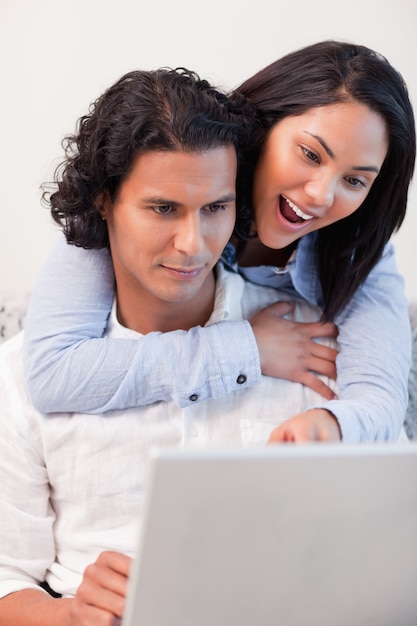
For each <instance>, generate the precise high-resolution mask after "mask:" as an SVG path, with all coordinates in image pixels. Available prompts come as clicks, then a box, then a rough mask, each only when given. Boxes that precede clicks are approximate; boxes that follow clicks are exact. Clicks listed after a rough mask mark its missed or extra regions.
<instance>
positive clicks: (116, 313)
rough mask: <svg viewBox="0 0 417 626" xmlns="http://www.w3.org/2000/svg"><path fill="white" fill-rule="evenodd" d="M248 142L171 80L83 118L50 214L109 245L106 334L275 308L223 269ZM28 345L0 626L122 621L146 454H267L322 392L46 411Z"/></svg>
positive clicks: (18, 378)
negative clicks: (110, 303)
mask: <svg viewBox="0 0 417 626" xmlns="http://www.w3.org/2000/svg"><path fill="white" fill-rule="evenodd" d="M151 122H152V123H151ZM252 133H253V126H252V122H251V115H250V114H249V113H248V112H247V111H246V108H245V104H244V103H241V104H239V103H236V102H235V103H234V104H233V106H232V105H231V103H230V102H229V101H227V100H226V99H225V98H224V96H222V95H221V94H219V93H218V92H216V91H215V90H213V89H211V88H210V87H209V86H208V85H207V83H204V82H202V81H200V80H199V79H198V78H197V77H195V76H194V75H190V74H189V73H187V72H174V71H165V70H164V71H162V70H159V71H157V72H132V73H130V74H128V75H126V76H125V77H123V78H122V79H120V81H118V82H117V83H116V84H115V85H114V86H113V87H112V88H110V89H109V90H108V91H107V92H106V93H105V94H104V95H103V96H102V97H101V98H100V99H99V100H98V101H97V102H96V104H95V106H94V107H93V109H92V110H91V112H90V114H89V115H88V116H85V117H84V118H82V120H81V122H80V128H79V132H78V134H77V136H76V137H75V138H73V139H72V141H71V142H70V145H69V150H68V154H67V160H66V163H65V168H64V170H63V174H62V178H61V180H60V181H59V183H58V190H57V191H56V192H55V193H54V194H53V195H52V196H51V205H52V206H53V212H54V215H55V217H56V218H57V221H60V222H61V221H62V222H63V224H64V230H65V233H66V235H67V238H68V239H69V240H70V241H72V242H74V243H76V244H77V245H79V246H82V247H85V248H88V247H102V246H104V245H106V243H107V242H109V245H110V251H111V256H112V261H113V265H114V270H115V278H116V292H117V297H116V301H115V304H114V307H113V312H112V315H111V319H110V320H109V322H108V327H107V329H106V334H107V336H108V337H121V338H123V337H130V336H134V337H140V336H141V335H145V334H147V333H150V332H152V331H157V332H167V331H171V330H176V329H183V330H188V329H190V328H192V327H194V326H196V325H205V324H211V323H214V322H216V321H218V320H224V319H232V320H233V319H246V318H247V317H249V316H250V315H253V314H254V313H255V312H256V311H257V310H259V309H261V308H262V307H265V306H266V305H269V304H271V303H273V302H275V301H276V300H277V293H276V292H275V291H274V290H272V289H267V288H263V287H260V286H256V285H252V284H250V283H245V281H244V280H243V279H242V278H241V276H239V275H238V274H235V273H233V272H230V271H227V270H226V269H225V268H224V267H223V266H222V265H221V264H220V263H218V259H219V257H220V255H221V253H222V250H223V249H224V247H225V246H226V244H227V242H228V241H229V239H230V237H231V235H232V232H233V229H234V226H235V221H236V219H237V221H238V222H239V220H240V219H241V215H240V213H239V211H238V215H237V217H236V178H237V173H238V165H239V159H240V156H241V154H242V153H243V152H244V150H245V149H246V147H250V137H251V136H252ZM74 145H76V149H75V150H72V149H71V148H73V147H74ZM239 206H243V204H239ZM103 254H107V251H103ZM69 271H70V268H69ZM86 271H89V270H88V266H86ZM63 280H64V281H65V276H63ZM284 306H285V305H284ZM287 310H288V311H289V310H290V306H288V309H287ZM295 316H296V317H298V318H299V319H301V320H305V321H308V320H312V319H316V312H315V311H311V310H310V309H309V308H308V307H307V305H304V304H302V303H300V304H299V305H298V306H297V309H296V312H295ZM21 341H22V337H21V336H17V337H16V338H14V339H12V340H10V341H9V342H7V343H6V344H4V345H3V346H2V349H1V351H0V397H1V398H2V409H3V415H2V420H0V481H1V484H2V486H3V487H2V489H3V493H2V497H1V499H0V520H1V533H0V536H1V539H0V541H1V546H0V554H1V557H0V595H1V597H2V599H1V600H0V626H1V625H3V624H7V625H8V626H10V624H13V626H20V625H24V626H31V625H37V624H42V626H49V625H53V626H58V625H60V624H62V625H65V626H66V625H71V626H86V625H90V624H91V625H92V624H94V625H95V626H96V625H97V624H116V623H119V621H118V620H120V619H121V617H122V615H123V609H124V602H125V595H126V584H127V576H128V573H129V568H130V562H131V561H130V559H131V557H132V555H133V554H134V550H135V540H136V537H137V532H138V528H137V526H138V522H139V520H140V510H141V503H142V498H143V488H144V482H145V479H146V467H147V465H146V461H147V455H148V452H149V449H150V448H151V447H154V446H194V447H202V446H219V445H240V446H249V445H256V444H262V445H263V444H264V443H265V442H266V441H267V440H268V437H269V435H270V433H271V431H272V430H273V429H274V427H276V426H277V425H278V424H280V423H281V422H283V421H285V419H286V418H288V417H290V416H292V415H294V414H295V413H297V411H299V410H300V409H302V408H303V407H305V406H306V405H307V404H308V403H311V401H312V398H313V397H314V393H313V392H312V391H311V390H309V389H307V388H304V387H302V386H301V385H298V384H292V385H291V387H290V389H291V394H289V393H287V390H288V385H290V383H288V382H286V381H283V380H277V379H274V378H269V377H262V380H261V383H260V384H259V385H258V386H257V387H253V388H246V389H245V388H244V384H243V383H244V377H243V376H242V385H241V386H242V391H235V392H233V393H231V394H229V395H228V396H227V397H226V398H223V399H219V400H211V401H207V402H201V403H195V404H194V405H191V406H188V407H186V408H180V407H178V406H176V405H175V404H174V403H173V402H156V403H154V404H151V405H149V406H147V407H142V408H139V409H131V410H126V411H112V412H107V413H106V414H103V415H85V414H60V415H58V414H57V415H54V416H46V415H42V414H40V413H39V412H37V411H36V410H35V409H34V407H33V406H32V405H31V403H30V401H29V399H28V397H27V393H26V390H25V385H24V382H23V373H22V366H21ZM156 375H157V374H156ZM277 407H279V409H278V408H277ZM337 428H338V427H337V424H336V422H335V438H337V436H338V432H337ZM41 586H42V587H43V589H42V588H41ZM48 592H49V593H48ZM52 595H53V596H56V595H61V596H63V597H58V598H57V597H52Z"/></svg>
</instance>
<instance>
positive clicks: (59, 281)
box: [24, 237, 336, 413]
mask: <svg viewBox="0 0 417 626" xmlns="http://www.w3.org/2000/svg"><path fill="white" fill-rule="evenodd" d="M113 297H114V276H113V269H112V263H111V258H110V255H109V253H108V251H107V250H82V249H80V248H76V247H74V246H70V245H67V244H66V242H65V240H64V238H63V237H62V238H60V240H59V241H58V243H57V245H56V247H55V248H54V250H53V251H52V254H51V255H50V257H49V258H48V260H47V262H46V264H45V266H44V268H43V270H42V273H41V275H40V277H39V280H38V282H37V285H36V286H35V289H34V292H33V294H32V297H31V301H30V305H29V310H28V314H27V318H26V321H25V343H24V355H25V358H24V361H25V374H26V380H27V387H28V390H29V394H30V396H31V400H32V402H33V404H34V406H35V407H36V408H37V409H38V410H39V411H41V412H44V413H50V412H62V411H81V412H90V413H101V412H103V411H109V410H112V409H125V408H131V407H135V406H141V405H146V404H150V403H152V402H157V401H163V400H173V401H174V402H176V404H178V405H179V406H182V407H184V406H187V405H189V404H191V403H192V402H195V401H202V400H207V399H209V398H218V397H223V396H225V395H227V394H228V393H230V392H231V391H234V390H237V389H242V388H245V387H251V386H254V385H256V384H258V382H259V380H260V376H261V362H262V369H263V371H264V373H267V374H268V375H270V376H275V377H280V378H286V379H290V380H298V381H300V382H304V383H305V384H307V385H308V386H310V387H312V388H313V389H315V390H316V391H318V392H319V393H321V394H324V397H327V398H330V397H332V395H333V394H332V391H331V390H330V389H329V388H328V387H327V386H326V385H324V383H322V382H321V381H320V379H319V378H318V377H317V376H313V375H312V374H311V373H309V372H308V369H309V367H310V365H311V352H312V350H313V351H314V350H316V344H315V343H314V341H313V339H314V337H317V336H323V335H326V336H327V335H330V336H334V335H335V334H336V329H335V327H334V326H333V325H331V324H328V325H325V326H322V325H320V324H309V325H307V324H300V325H299V326H298V327H297V326H295V325H294V324H292V325H291V323H290V322H288V321H287V320H284V319H283V316H284V315H285V314H286V313H287V312H288V311H289V310H290V308H291V307H290V305H288V304H287V303H279V304H277V305H273V307H271V310H270V312H269V314H268V313H265V314H262V313H261V314H258V316H257V319H256V328H255V322H254V330H252V327H251V325H250V323H249V322H248V321H224V322H219V323H217V324H212V325H210V326H206V327H204V328H201V327H196V328H193V329H191V330H189V331H188V332H185V331H181V330H180V331H175V332H170V333H156V332H154V333H149V334H148V335H145V336H144V337H143V339H142V340H141V341H140V342H138V341H136V340H135V339H131V340H129V339H106V338H102V335H103V332H104V329H105V327H106V324H107V319H108V316H109V313H110V310H111V307H112V302H113ZM271 312H272V313H271ZM289 326H291V329H289ZM283 336H284V337H285V342H283V341H282V337H283ZM290 337H291V340H290ZM271 352H272V353H273V354H274V355H276V358H275V360H272V361H273V362H272V363H271V359H270V358H269V355H270V354H271ZM289 355H292V357H293V358H292V363H293V364H294V365H293V366H292V367H291V368H290V367H289V366H288V364H289ZM334 359H335V355H334V353H333V351H331V350H330V349H325V350H324V351H323V353H319V354H317V355H315V356H314V364H315V367H316V369H317V371H318V372H319V373H323V374H326V375H329V376H331V377H333V378H334V377H335V368H334ZM264 363H265V364H266V363H268V366H266V365H265V367H267V369H268V371H266V372H265V368H264Z"/></svg>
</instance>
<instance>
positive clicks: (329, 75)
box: [238, 41, 416, 319]
mask: <svg viewBox="0 0 417 626" xmlns="http://www.w3.org/2000/svg"><path fill="white" fill-rule="evenodd" d="M238 91H239V92H240V93H242V94H243V95H244V96H246V97H247V98H248V99H249V100H250V101H251V102H252V103H253V104H254V105H255V106H256V108H257V111H258V116H259V119H260V122H261V125H262V127H263V140H264V139H265V137H266V136H267V135H268V132H269V130H270V129H271V128H272V127H273V126H274V125H275V124H276V123H277V122H279V121H280V120H282V119H283V118H285V117H287V116H289V115H301V114H303V113H305V112H306V111H307V110H308V109H311V108H312V107H321V106H327V105H330V104H334V103H338V102H349V101H357V102H360V103H362V104H365V105H366V106H368V107H369V108H370V109H371V110H372V111H375V112H377V113H379V114H380V115H381V116H382V118H383V119H384V120H385V124H386V127H387V132H388V138H389V148H388V153H387V156H386V158H385V161H384V163H383V166H382V168H381V171H380V173H379V175H378V177H377V178H376V180H375V182H374V184H373V185H372V188H371V190H370V192H369V194H368V196H367V197H366V199H365V201H364V202H363V203H362V205H361V206H360V207H359V209H358V210H357V211H355V213H353V214H352V215H350V216H349V217H346V218H344V219H342V220H340V221H339V222H336V223H335V224H332V225H330V226H328V227H326V228H323V229H322V230H320V231H319V232H318V234H317V248H316V257H317V258H316V262H317V269H318V275H319V278H320V282H321V287H322V291H323V301H324V310H323V318H324V319H334V317H335V315H336V314H337V313H339V312H340V311H341V310H342V309H343V308H344V306H345V305H346V304H347V303H348V302H349V301H350V299H351V298H352V296H353V294H354V293H355V292H356V290H357V289H358V288H359V287H360V286H361V284H362V283H363V282H364V281H365V279H366V277H367V276H368V274H369V272H370V271H371V270H372V268H373V267H374V266H375V264H376V263H377V262H378V260H379V259H380V257H381V255H382V253H383V250H384V247H385V245H386V243H387V242H388V240H389V239H390V237H391V235H392V233H393V232H395V231H396V230H398V228H399V227H400V226H401V224H402V222H403V220H404V217H405V212H406V205H407V195H408V189H409V185H410V182H411V178H412V175H413V170H414V162H415V153H416V135H415V123H414V115H413V110H412V106H411V104H410V100H409V97H408V92H407V87H406V85H405V83H404V80H403V79H402V77H401V75H400V74H399V73H398V72H397V71H396V70H395V69H394V68H393V67H392V66H391V65H390V64H389V63H388V61H387V60H386V59H385V58H384V57H383V56H381V55H380V54H378V53H376V52H374V51H373V50H370V49H369V48H366V47H364V46H358V45H353V44H349V43H342V42H336V41H324V42H321V43H318V44H314V45H311V46H307V47H306V48H303V49H301V50H298V51H296V52H293V53H291V54H288V55H287V56H285V57H283V58H281V59H279V60H278V61H276V62H275V63H272V64H271V65H269V66H268V67H266V68H265V69H263V70H261V71H259V72H258V73H257V74H255V75H254V76H253V77H252V78H250V79H248V80H247V81H245V82H244V83H243V85H241V87H240V88H238Z"/></svg>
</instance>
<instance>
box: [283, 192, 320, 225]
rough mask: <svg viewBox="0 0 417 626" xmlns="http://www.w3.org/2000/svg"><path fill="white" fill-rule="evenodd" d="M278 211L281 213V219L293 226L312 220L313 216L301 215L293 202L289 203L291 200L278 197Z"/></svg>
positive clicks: (300, 211)
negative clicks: (283, 218)
mask: <svg viewBox="0 0 417 626" xmlns="http://www.w3.org/2000/svg"><path fill="white" fill-rule="evenodd" d="M279 210H280V211H281V214H282V215H283V217H285V219H286V220H288V221H289V222H291V223H293V224H296V223H303V222H306V221H308V220H312V219H313V215H307V214H306V213H303V211H302V210H301V209H299V208H298V207H297V206H296V205H295V204H294V203H293V202H291V200H289V199H288V198H286V197H285V196H280V198H279Z"/></svg>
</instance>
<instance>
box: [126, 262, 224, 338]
mask: <svg viewBox="0 0 417 626" xmlns="http://www.w3.org/2000/svg"><path fill="white" fill-rule="evenodd" d="M215 289H216V279H215V276H214V272H212V273H211V274H210V275H209V276H208V277H207V279H206V281H205V283H204V284H203V286H202V287H201V289H200V291H199V292H198V294H197V296H195V297H194V298H193V299H192V300H188V301H184V302H166V301H162V300H158V299H156V298H152V297H145V295H144V294H143V293H142V292H140V291H136V290H132V289H123V286H120V285H117V288H116V292H117V319H118V321H119V322H120V323H121V324H122V325H123V326H125V327H126V328H130V329H131V330H135V331H137V332H139V333H141V334H142V335H145V334H147V333H150V332H164V333H165V332H169V331H172V330H189V329H190V328H193V327H194V326H204V324H206V322H207V321H208V320H209V318H210V316H211V314H212V312H213V308H214V298H215Z"/></svg>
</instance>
